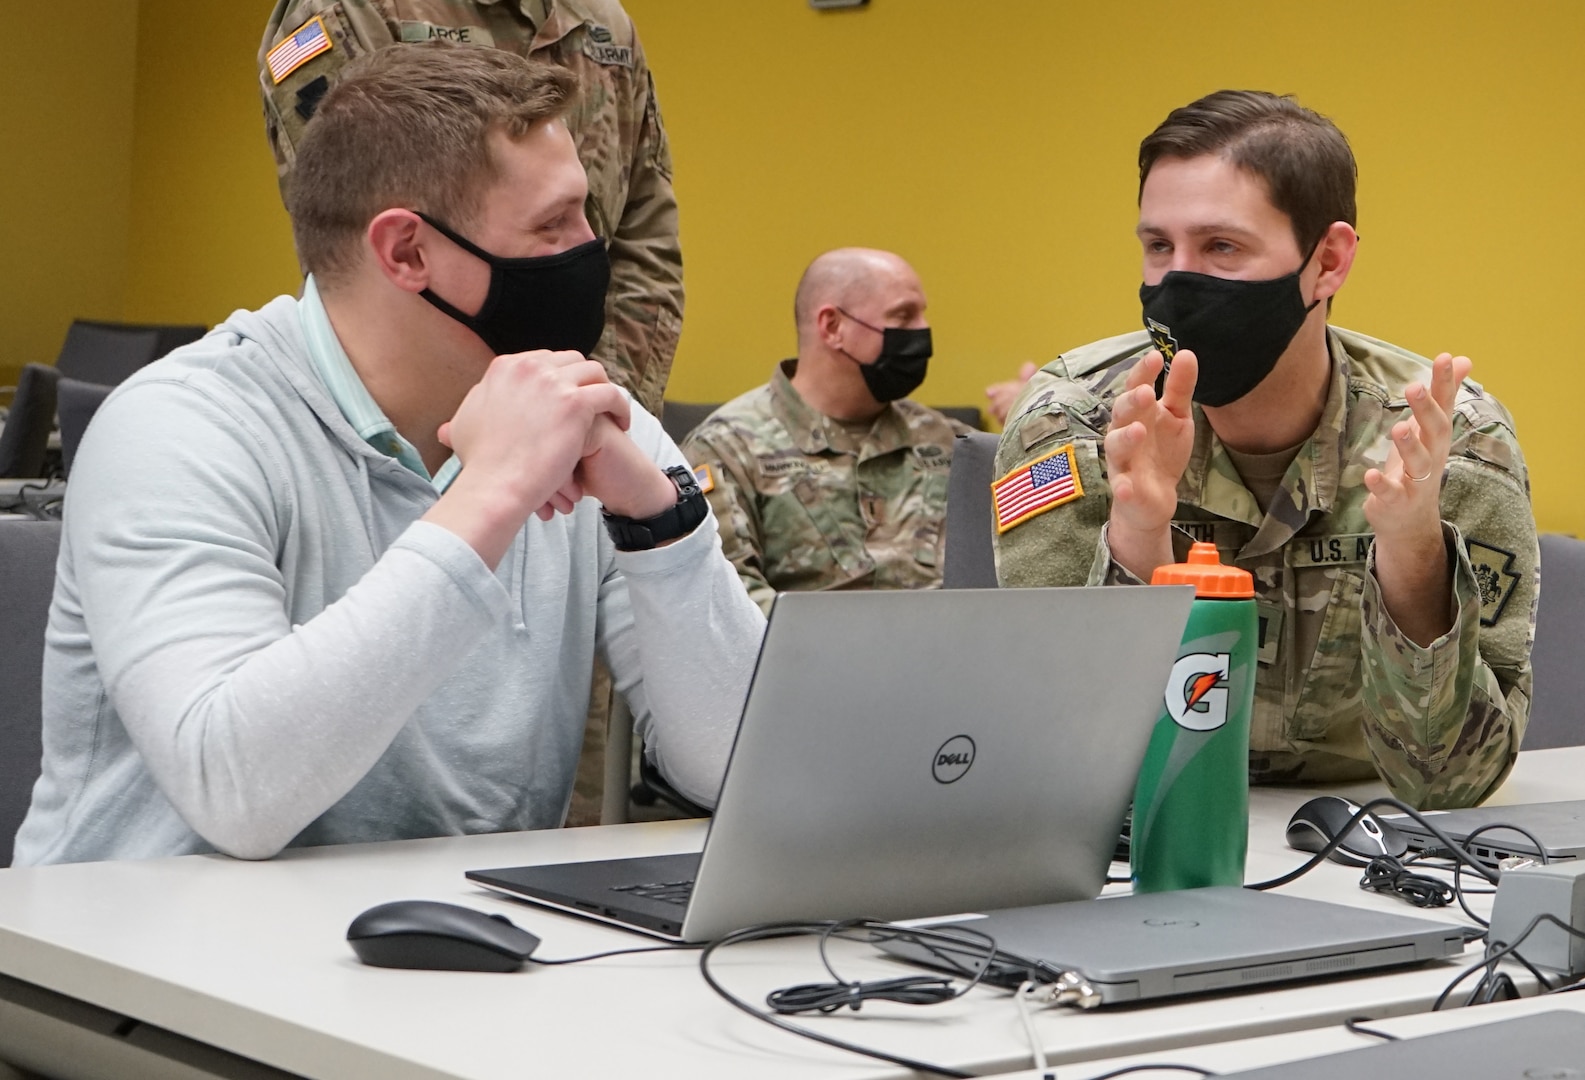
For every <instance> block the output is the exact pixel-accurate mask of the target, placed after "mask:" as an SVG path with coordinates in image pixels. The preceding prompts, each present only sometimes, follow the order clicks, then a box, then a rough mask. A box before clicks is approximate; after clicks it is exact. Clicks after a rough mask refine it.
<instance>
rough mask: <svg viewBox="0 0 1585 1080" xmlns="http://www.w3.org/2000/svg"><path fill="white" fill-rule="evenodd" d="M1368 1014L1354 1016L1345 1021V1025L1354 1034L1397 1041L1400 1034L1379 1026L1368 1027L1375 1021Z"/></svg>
mask: <svg viewBox="0 0 1585 1080" xmlns="http://www.w3.org/2000/svg"><path fill="white" fill-rule="evenodd" d="M1373 1022H1374V1021H1372V1020H1371V1018H1370V1017H1368V1016H1354V1017H1350V1018H1349V1019H1347V1020H1344V1021H1343V1027H1344V1028H1346V1029H1347V1030H1348V1031H1349V1032H1350V1033H1351V1034H1354V1035H1367V1036H1369V1037H1370V1038H1372V1039H1383V1040H1385V1041H1387V1042H1397V1041H1398V1036H1396V1035H1392V1034H1389V1033H1388V1032H1385V1031H1381V1030H1380V1029H1378V1028H1368V1027H1366V1026H1365V1025H1366V1024H1369V1023H1373Z"/></svg>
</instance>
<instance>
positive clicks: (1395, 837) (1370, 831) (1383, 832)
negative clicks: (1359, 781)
mask: <svg viewBox="0 0 1585 1080" xmlns="http://www.w3.org/2000/svg"><path fill="white" fill-rule="evenodd" d="M1357 813H1359V806H1358V805H1357V804H1355V803H1351V802H1349V801H1348V800H1347V799H1345V798H1343V797H1341V796H1339V795H1322V796H1319V797H1318V798H1314V799H1311V800H1310V801H1309V802H1307V803H1305V804H1304V805H1303V806H1301V807H1299V809H1297V810H1295V811H1294V812H1293V817H1292V818H1290V819H1289V821H1288V846H1289V847H1292V848H1298V849H1299V850H1300V851H1320V850H1321V849H1322V848H1324V847H1325V846H1326V845H1327V843H1328V842H1330V841H1331V839H1332V837H1334V836H1336V835H1337V834H1338V832H1340V831H1341V830H1342V828H1343V826H1345V825H1347V824H1348V819H1349V818H1351V817H1353V816H1354V815H1355V814H1357ZM1408 850H1409V841H1408V839H1407V838H1405V837H1404V835H1403V833H1401V832H1399V831H1398V830H1397V829H1396V828H1394V827H1393V826H1391V825H1388V824H1387V823H1386V822H1384V821H1382V820H1381V819H1380V818H1378V817H1376V816H1375V815H1374V814H1366V815H1365V816H1364V817H1363V818H1361V819H1360V821H1359V823H1358V824H1357V825H1355V826H1354V827H1353V828H1352V829H1350V830H1349V831H1348V835H1347V836H1345V837H1344V838H1343V842H1342V843H1341V844H1339V845H1338V846H1337V847H1336V848H1334V849H1333V850H1332V854H1331V855H1329V856H1327V857H1328V858H1330V859H1332V860H1334V861H1336V862H1340V863H1344V864H1346V865H1349V866H1364V865H1365V864H1366V863H1368V862H1369V861H1370V860H1371V859H1374V858H1376V857H1378V856H1380V855H1391V856H1392V857H1393V858H1400V857H1402V855H1403V854H1404V852H1406V851H1408ZM1350 856H1352V857H1350Z"/></svg>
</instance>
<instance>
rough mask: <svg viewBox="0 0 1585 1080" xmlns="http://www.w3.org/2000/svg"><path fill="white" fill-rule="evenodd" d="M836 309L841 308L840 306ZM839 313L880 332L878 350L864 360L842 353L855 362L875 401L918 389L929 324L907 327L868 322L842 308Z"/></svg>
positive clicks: (926, 360) (927, 361)
mask: <svg viewBox="0 0 1585 1080" xmlns="http://www.w3.org/2000/svg"><path fill="white" fill-rule="evenodd" d="M837 310H838V311H842V309H841V308H837ZM842 314H844V315H847V317H848V318H850V319H852V320H853V321H854V322H856V323H858V324H859V325H860V326H862V327H865V328H866V329H869V330H873V331H875V332H876V333H877V334H879V335H881V353H880V355H879V356H877V357H876V358H875V359H874V360H873V361H871V362H870V363H868V364H865V363H861V362H860V361H858V360H854V359H853V357H851V356H848V354H847V353H846V352H844V353H843V354H842V355H843V356H847V357H848V359H849V360H853V362H854V363H855V364H858V365H859V374H860V375H862V376H864V385H865V386H866V387H868V388H869V392H870V396H871V397H873V398H874V399H875V400H876V401H896V400H898V399H899V398H905V397H907V396H908V395H909V394H911V393H913V392H914V391H915V390H917V389H919V384H920V383H922V382H924V381H925V370H926V368H928V367H929V365H930V355H931V341H930V327H928V326H921V327H919V328H918V329H913V330H910V329H908V328H906V327H901V326H884V327H882V326H871V325H870V324H869V323H867V322H865V321H864V320H863V319H859V318H855V317H854V316H852V315H848V313H847V312H846V311H842Z"/></svg>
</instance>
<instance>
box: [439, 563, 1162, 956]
mask: <svg viewBox="0 0 1585 1080" xmlns="http://www.w3.org/2000/svg"><path fill="white" fill-rule="evenodd" d="M1192 599H1193V590H1192V589H1189V588H1187V587H1181V588H1180V587H1167V586H1148V587H1135V588H1126V587H1118V588H1088V589H985V590H977V589H952V590H930V591H897V592H833V593H784V594H782V595H781V596H779V597H777V599H776V605H775V608H774V609H773V610H772V612H771V618H770V623H769V625H768V627H767V628H766V632H765V640H764V644H763V645H762V647H761V651H760V657H759V664H758V666H757V668H756V670H755V672H754V679H753V684H752V686H751V687H750V689H749V693H748V700H747V702H746V703H745V705H744V708H743V719H742V723H741V725H740V726H739V729H738V735H737V741H736V743H735V744H734V746H733V748H732V758H731V762H730V764H729V765H728V768H727V774H726V781H725V784H724V785H723V787H722V790H721V799H720V803H719V805H718V806H717V808H716V813H715V818H714V820H713V821H712V823H711V826H710V832H709V835H708V837H707V838H706V841H705V846H704V851H703V853H702V855H701V854H698V853H689V854H685V855H669V856H661V857H657V858H645V859H619V860H610V861H602V862H584V863H563V864H559V865H554V866H519V867H508V868H504V869H498V870H473V871H469V872H468V877H469V878H470V879H471V880H473V881H475V882H477V883H478V884H481V885H483V886H485V887H487V888H490V889H495V890H498V891H501V892H506V893H509V894H512V895H515V896H518V897H520V898H523V899H528V900H531V901H533V902H535V903H539V904H545V905H548V906H551V907H555V908H558V909H560V910H563V911H569V912H573V913H575V914H579V915H584V916H588V917H592V918H596V919H601V920H603V921H607V922H612V923H615V924H617V925H621V926H625V927H627V928H629V929H635V930H640V931H642V932H645V933H650V934H656V935H659V936H662V937H668V938H674V939H681V940H684V941H704V940H709V939H711V938H714V937H718V936H720V935H722V934H724V933H727V932H729V931H732V930H737V929H741V928H743V927H745V926H751V925H757V924H761V923H768V922H777V921H782V920H814V919H842V918H852V917H860V916H867V917H874V918H881V919H905V918H913V917H917V916H921V915H941V914H947V913H950V912H954V911H967V910H976V909H984V908H987V907H993V906H995V907H1005V906H1009V905H1016V904H1035V903H1046V902H1050V901H1055V900H1071V899H1076V898H1078V897H1093V896H1095V895H1096V894H1097V893H1098V892H1100V889H1101V886H1102V884H1103V883H1104V880H1105V876H1106V870H1107V867H1108V865H1109V864H1110V861H1111V857H1112V851H1113V848H1114V847H1115V845H1116V842H1117V836H1118V832H1119V828H1120V826H1121V823H1122V820H1123V814H1124V811H1125V810H1126V809H1127V808H1128V803H1129V800H1130V799H1131V798H1132V796H1133V792H1134V781H1135V778H1136V775H1137V773H1138V771H1139V763H1140V761H1141V759H1142V758H1143V757H1144V752H1145V747H1146V745H1147V743H1148V742H1149V739H1150V732H1151V729H1152V727H1153V726H1154V724H1155V719H1156V716H1157V715H1158V713H1159V712H1160V710H1161V708H1162V691H1163V688H1164V687H1165V686H1166V681H1167V670H1168V668H1169V667H1170V666H1171V664H1172V660H1173V657H1174V656H1175V655H1176V654H1177V648H1178V644H1179V641H1180V639H1181V637H1182V634H1183V625H1184V622H1185V620H1186V619H1187V618H1188V612H1189V605H1190V603H1191V602H1192Z"/></svg>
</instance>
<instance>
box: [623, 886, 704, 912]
mask: <svg viewBox="0 0 1585 1080" xmlns="http://www.w3.org/2000/svg"><path fill="white" fill-rule="evenodd" d="M611 891H612V892H619V893H627V894H628V895H629V896H642V897H643V898H644V899H646V900H659V901H660V902H661V903H663V904H676V905H677V906H678V907H687V906H688V895H689V894H690V893H692V892H693V882H692V881H651V882H648V883H647V884H643V885H612V886H611Z"/></svg>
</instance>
